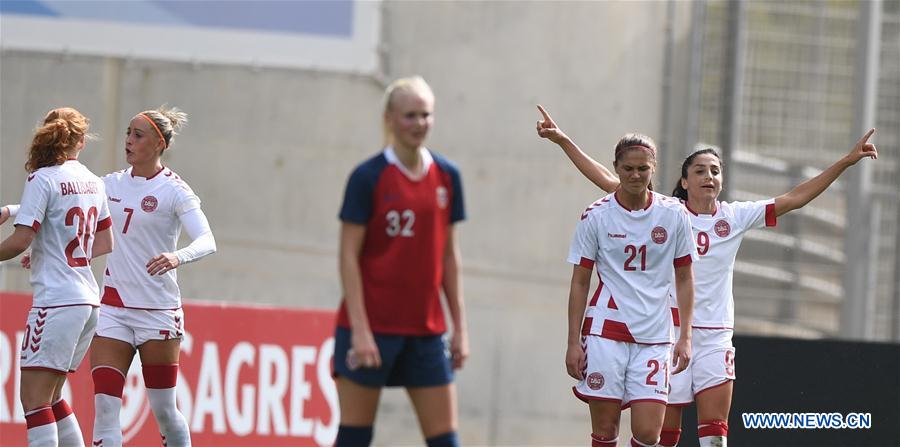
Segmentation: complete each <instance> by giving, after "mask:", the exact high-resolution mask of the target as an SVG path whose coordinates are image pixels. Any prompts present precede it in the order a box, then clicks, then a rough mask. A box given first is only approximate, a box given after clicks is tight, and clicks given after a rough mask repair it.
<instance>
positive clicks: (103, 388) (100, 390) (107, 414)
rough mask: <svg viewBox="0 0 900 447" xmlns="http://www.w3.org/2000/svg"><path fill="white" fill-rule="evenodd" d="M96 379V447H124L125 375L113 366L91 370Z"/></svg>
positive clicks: (94, 439) (94, 441)
mask: <svg viewBox="0 0 900 447" xmlns="http://www.w3.org/2000/svg"><path fill="white" fill-rule="evenodd" d="M91 375H92V376H93V378H94V435H93V446H94V447H122V427H121V426H120V425H119V413H120V412H121V411H122V390H123V389H124V387H125V375H124V374H122V372H121V371H119V370H118V369H115V368H113V367H111V366H98V367H96V368H94V369H93V370H91Z"/></svg>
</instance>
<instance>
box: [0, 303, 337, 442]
mask: <svg viewBox="0 0 900 447" xmlns="http://www.w3.org/2000/svg"><path fill="white" fill-rule="evenodd" d="M30 307H31V296H30V295H23V294H11V293H0V445H2V446H5V447H12V446H25V445H27V441H26V431H25V418H24V416H23V412H22V405H21V403H20V402H19V398H18V396H19V355H18V353H19V347H20V346H21V342H22V336H23V327H24V324H25V317H26V315H27V314H28V310H29V309H30ZM184 313H185V320H186V324H185V339H184V340H183V341H182V344H181V367H180V368H179V372H178V390H177V393H178V407H179V408H180V409H181V411H182V413H184V416H185V418H187V422H188V426H189V427H190V429H191V438H192V439H193V444H194V445H213V446H260V445H265V446H271V447H275V446H326V445H332V444H333V443H334V438H335V436H336V435H337V428H338V421H339V409H338V400H337V391H336V389H335V386H334V381H333V380H332V378H331V357H332V354H333V351H334V338H333V333H334V312H330V311H313V310H296V309H281V308H267V307H247V306H237V305H227V306H226V305H217V304H201V303H186V304H185V306H184ZM89 355H90V354H88V356H89ZM93 390H94V386H93V383H92V381H91V375H90V362H89V357H85V359H84V361H83V362H82V364H81V366H80V367H79V368H78V371H77V372H75V373H74V374H70V375H69V380H68V383H67V385H66V387H65V388H64V390H63V397H64V398H65V399H66V400H67V401H68V402H69V403H70V404H71V405H72V408H73V409H74V410H75V415H76V416H77V417H78V422H79V423H80V424H81V428H82V430H83V431H84V439H85V443H86V444H89V443H90V439H91V432H92V426H93V422H94V392H93ZM120 419H121V423H122V432H123V436H124V441H125V444H126V445H129V446H154V447H155V446H159V445H160V436H159V431H158V428H157V425H156V421H155V420H154V419H153V416H152V414H151V412H150V407H149V405H148V403H147V397H146V392H145V388H144V381H143V378H142V377H141V367H140V360H139V359H138V358H137V356H135V361H134V363H133V364H132V365H131V369H130V371H129V373H128V379H127V381H126V384H125V392H124V396H123V402H122V413H121V417H120Z"/></svg>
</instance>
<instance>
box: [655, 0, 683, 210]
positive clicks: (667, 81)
mask: <svg viewBox="0 0 900 447" xmlns="http://www.w3.org/2000/svg"><path fill="white" fill-rule="evenodd" d="M674 52H675V0H668V1H666V49H665V56H664V59H663V83H662V117H661V119H662V138H661V139H660V141H659V144H660V147H661V148H662V150H663V151H662V153H663V154H665V155H664V156H663V166H661V167H660V168H659V169H657V173H658V174H657V177H658V178H659V182H660V186H659V187H657V188H656V189H657V191H659V192H661V193H663V194H668V193H669V190H668V189H667V188H668V187H669V186H668V185H670V184H672V183H673V181H672V180H671V178H670V175H666V172H674V169H675V168H674V167H673V166H675V163H677V162H675V161H674V160H677V159H678V156H677V155H676V154H675V148H674V147H673V146H674V144H672V142H673V141H674V138H673V135H672V127H673V126H672V110H671V108H672V102H673V101H672V79H673V78H674V74H673V71H674V70H673V67H672V65H673V62H672V61H673V59H674V57H673V56H674V54H673V53H674ZM679 152H680V151H679Z"/></svg>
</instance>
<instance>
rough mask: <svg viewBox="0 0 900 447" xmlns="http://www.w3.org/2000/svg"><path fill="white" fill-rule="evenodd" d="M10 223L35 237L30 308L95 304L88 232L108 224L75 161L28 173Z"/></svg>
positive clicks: (96, 185) (94, 185)
mask: <svg viewBox="0 0 900 447" xmlns="http://www.w3.org/2000/svg"><path fill="white" fill-rule="evenodd" d="M15 224H16V225H24V226H27V227H31V228H32V229H34V231H35V233H36V234H35V238H34V241H33V242H32V243H31V285H32V287H33V288H34V304H33V306H34V307H60V306H71V305H83V304H90V305H93V306H98V305H99V304H100V302H99V301H100V299H99V295H98V292H99V291H98V288H97V281H96V280H95V279H94V274H93V273H92V272H91V267H90V263H91V257H92V255H91V248H92V247H93V244H94V234H95V233H96V232H97V231H103V230H105V229H107V228H109V226H110V225H111V220H110V215H109V208H108V207H107V204H106V193H105V191H104V186H103V182H102V181H101V180H100V179H99V178H98V177H97V176H96V175H94V174H93V173H92V172H91V171H90V170H88V168H86V167H85V166H84V165H82V164H81V163H79V162H78V160H67V161H66V162H65V163H63V164H61V165H56V166H48V167H44V168H41V169H38V170H37V171H34V172H33V173H31V174H30V175H29V176H28V181H27V182H26V183H25V190H24V192H23V193H22V202H21V208H20V209H19V214H18V215H17V216H16V221H15Z"/></svg>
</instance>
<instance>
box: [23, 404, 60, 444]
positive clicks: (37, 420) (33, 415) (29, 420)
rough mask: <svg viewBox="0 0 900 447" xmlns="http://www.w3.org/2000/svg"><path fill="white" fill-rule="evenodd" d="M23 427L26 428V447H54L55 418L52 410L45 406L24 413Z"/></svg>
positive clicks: (55, 440)
mask: <svg viewBox="0 0 900 447" xmlns="http://www.w3.org/2000/svg"><path fill="white" fill-rule="evenodd" d="M25 426H26V427H28V447H45V446H54V447H55V446H56V445H58V444H59V438H58V437H57V434H56V418H55V417H54V416H53V409H52V408H50V405H47V404H45V406H42V407H40V408H36V409H34V410H31V411H27V412H25Z"/></svg>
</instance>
